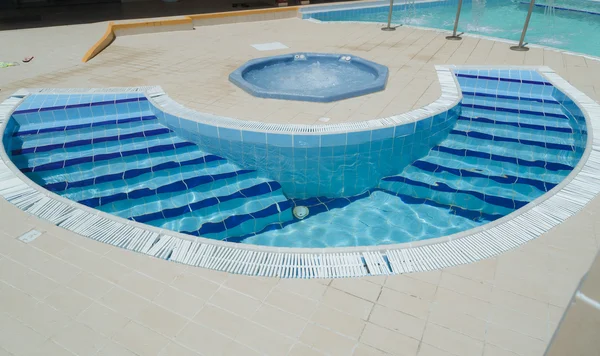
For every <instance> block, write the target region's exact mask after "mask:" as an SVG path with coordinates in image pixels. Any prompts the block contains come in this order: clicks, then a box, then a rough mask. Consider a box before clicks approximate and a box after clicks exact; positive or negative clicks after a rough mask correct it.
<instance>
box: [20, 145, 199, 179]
mask: <svg viewBox="0 0 600 356" xmlns="http://www.w3.org/2000/svg"><path fill="white" fill-rule="evenodd" d="M186 146H195V144H193V143H191V142H186V141H183V142H175V143H171V144H162V145H156V146H152V147H144V148H139V149H133V150H128V151H121V152H110V153H103V154H97V155H94V156H84V157H77V158H70V159H66V160H60V161H53V162H48V163H42V164H38V165H35V166H32V167H25V168H19V169H20V170H21V171H22V172H24V173H28V172H39V171H48V170H53V169H60V168H64V167H68V166H74V165H78V164H82V163H89V162H100V161H106V160H110V159H115V158H117V157H127V156H134V155H139V154H149V153H155V152H164V151H169V150H174V149H177V148H181V147H186ZM15 163H16V162H15Z"/></svg>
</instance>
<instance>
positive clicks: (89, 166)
mask: <svg viewBox="0 0 600 356" xmlns="http://www.w3.org/2000/svg"><path fill="white" fill-rule="evenodd" d="M202 157H206V160H207V163H206V164H207V165H210V164H216V163H213V162H208V161H211V160H212V159H213V158H214V157H218V156H214V157H213V155H210V154H207V153H206V152H204V151H201V150H200V149H199V148H198V146H196V145H187V146H185V147H179V148H171V149H170V150H166V151H162V152H161V153H160V155H155V154H148V152H145V153H140V154H137V155H132V156H125V157H121V156H118V157H115V158H113V159H108V160H103V161H96V162H89V163H82V164H79V165H72V166H67V167H64V168H61V169H56V170H48V171H40V172H36V173H34V174H35V175H36V177H37V178H38V179H40V180H42V181H43V182H45V184H46V185H52V184H58V185H57V187H58V188H61V189H63V190H64V189H68V188H67V187H66V186H65V184H66V182H79V181H89V180H90V179H94V178H96V177H99V178H100V179H99V181H102V180H103V179H104V176H108V175H113V174H118V173H121V174H126V175H129V174H133V173H134V172H135V171H136V170H142V169H147V168H152V169H153V170H154V168H153V167H157V168H160V167H162V165H163V164H169V163H170V162H180V163H182V164H184V162H194V161H195V160H198V159H200V158H202ZM158 170H160V169H158ZM129 172H131V173H129ZM60 184H62V187H60V186H59V185H60ZM58 191H60V189H59V190H58Z"/></svg>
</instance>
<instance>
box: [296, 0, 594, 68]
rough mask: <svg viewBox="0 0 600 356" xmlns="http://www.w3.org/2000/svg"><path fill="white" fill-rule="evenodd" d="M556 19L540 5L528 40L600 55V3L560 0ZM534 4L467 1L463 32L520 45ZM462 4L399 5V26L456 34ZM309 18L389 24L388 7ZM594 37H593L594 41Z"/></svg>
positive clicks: (396, 14) (308, 12)
mask: <svg viewBox="0 0 600 356" xmlns="http://www.w3.org/2000/svg"><path fill="white" fill-rule="evenodd" d="M555 6H556V9H555V11H554V15H549V14H546V13H549V11H546V8H545V3H540V4H538V6H536V7H535V9H534V12H533V14H532V17H531V22H530V25H529V29H528V31H527V36H526V38H525V40H526V42H529V43H533V44H539V45H546V46H550V47H556V48H559V49H564V50H568V51H573V52H580V53H585V54H589V55H592V56H600V40H595V41H594V40H590V39H591V38H594V37H596V38H597V37H598V34H599V33H600V5H598V2H595V1H571V0H562V1H561V0H558V1H555ZM528 7H529V2H528V1H506V0H472V1H464V2H463V8H462V11H461V17H460V22H459V26H458V31H459V32H465V33H470V34H479V35H486V36H491V37H496V38H504V39H508V40H513V41H518V40H519V38H520V36H521V31H522V29H523V24H524V22H525V17H526V15H527V10H528ZM455 15H456V1H431V2H422V3H419V2H417V3H416V4H414V5H413V4H410V5H407V3H404V2H397V5H395V6H394V14H393V22H394V23H397V24H406V25H413V26H422V27H429V28H439V29H444V30H452V29H453V26H454V20H455ZM302 16H303V18H305V19H307V18H312V19H316V20H321V21H364V22H382V23H383V22H387V16H388V6H387V5H384V4H383V3H382V4H381V5H377V6H360V7H353V8H346V9H344V8H336V9H332V10H326V9H324V8H320V9H318V10H311V9H308V10H306V11H304V12H303V15H302ZM590 36H591V37H590Z"/></svg>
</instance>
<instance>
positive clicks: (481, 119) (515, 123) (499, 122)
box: [458, 116, 573, 134]
mask: <svg viewBox="0 0 600 356" xmlns="http://www.w3.org/2000/svg"><path fill="white" fill-rule="evenodd" d="M458 121H470V122H476V123H482V124H489V125H498V126H506V127H517V128H520V129H527V130H533V131H542V132H545V133H550V132H558V133H564V134H572V133H573V128H572V127H570V126H566V127H556V126H552V125H539V124H527V123H522V122H518V121H504V120H493V119H489V118H486V117H475V118H472V117H466V116H459V117H458Z"/></svg>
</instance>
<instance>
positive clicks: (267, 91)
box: [229, 53, 388, 102]
mask: <svg viewBox="0 0 600 356" xmlns="http://www.w3.org/2000/svg"><path fill="white" fill-rule="evenodd" d="M387 78H388V69H387V67H385V66H382V65H380V64H377V63H374V62H371V61H367V60H365V59H362V58H359V57H356V56H351V55H348V54H341V55H340V54H323V53H292V54H285V55H281V56H273V57H266V58H258V59H253V60H250V61H248V62H247V63H245V64H244V65H243V66H241V67H240V68H238V69H237V70H236V71H234V72H233V73H231V75H230V76H229V80H230V81H231V82H233V83H234V84H236V85H237V86H239V87H240V88H242V89H244V90H245V91H246V92H248V93H250V94H252V95H254V96H257V97H262V98H272V99H287V100H301V101H313V102H330V101H336V100H342V99H347V98H350V97H355V96H359V95H365V94H369V93H374V92H377V91H381V90H383V89H385V85H386V82H387Z"/></svg>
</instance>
